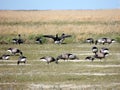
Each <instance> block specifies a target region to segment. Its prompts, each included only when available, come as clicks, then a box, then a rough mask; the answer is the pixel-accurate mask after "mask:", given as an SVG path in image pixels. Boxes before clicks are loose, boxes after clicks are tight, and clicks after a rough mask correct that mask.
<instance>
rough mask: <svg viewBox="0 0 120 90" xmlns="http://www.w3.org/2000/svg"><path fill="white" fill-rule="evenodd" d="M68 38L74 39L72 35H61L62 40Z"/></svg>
mask: <svg viewBox="0 0 120 90" xmlns="http://www.w3.org/2000/svg"><path fill="white" fill-rule="evenodd" d="M68 37H72V35H65V34H64V35H61V37H60V38H61V39H63V38H68Z"/></svg>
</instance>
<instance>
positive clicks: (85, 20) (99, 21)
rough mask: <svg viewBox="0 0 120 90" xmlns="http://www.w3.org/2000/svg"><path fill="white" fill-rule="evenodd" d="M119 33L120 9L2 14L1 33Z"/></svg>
mask: <svg viewBox="0 0 120 90" xmlns="http://www.w3.org/2000/svg"><path fill="white" fill-rule="evenodd" d="M63 32H64V33H67V34H75V35H76V38H77V40H79V39H81V38H84V37H89V36H90V33H92V34H96V35H98V34H106V33H120V10H119V9H114V10H57V11H55V10H46V11H0V34H2V35H6V34H25V35H30V34H53V35H54V34H56V33H63Z"/></svg>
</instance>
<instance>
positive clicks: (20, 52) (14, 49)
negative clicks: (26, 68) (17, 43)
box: [7, 48, 23, 55]
mask: <svg viewBox="0 0 120 90" xmlns="http://www.w3.org/2000/svg"><path fill="white" fill-rule="evenodd" d="M7 51H8V52H10V53H11V54H13V55H15V54H17V53H18V54H20V55H22V54H23V53H22V51H21V50H19V49H17V48H8V50H7Z"/></svg>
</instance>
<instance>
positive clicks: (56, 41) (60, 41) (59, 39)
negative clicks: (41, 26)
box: [43, 33, 71, 44]
mask: <svg viewBox="0 0 120 90" xmlns="http://www.w3.org/2000/svg"><path fill="white" fill-rule="evenodd" d="M43 37H47V38H52V39H53V40H54V43H55V44H62V42H63V41H64V40H65V38H68V37H71V35H65V34H64V33H63V34H62V35H61V36H60V37H59V36H58V34H56V36H53V35H44V36H43Z"/></svg>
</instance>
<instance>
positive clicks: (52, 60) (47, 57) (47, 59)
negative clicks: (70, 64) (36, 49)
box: [40, 56, 58, 64]
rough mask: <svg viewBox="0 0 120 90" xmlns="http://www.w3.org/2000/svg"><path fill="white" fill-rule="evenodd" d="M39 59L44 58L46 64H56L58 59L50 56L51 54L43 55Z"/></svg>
mask: <svg viewBox="0 0 120 90" xmlns="http://www.w3.org/2000/svg"><path fill="white" fill-rule="evenodd" d="M40 59H41V60H45V61H46V62H47V64H49V63H51V62H55V63H56V64H58V60H56V59H55V58H54V57H51V56H45V57H42V58H40Z"/></svg>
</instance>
